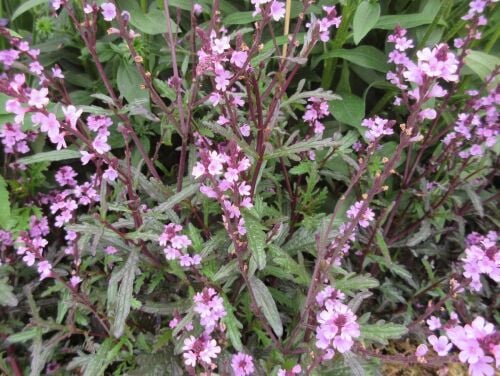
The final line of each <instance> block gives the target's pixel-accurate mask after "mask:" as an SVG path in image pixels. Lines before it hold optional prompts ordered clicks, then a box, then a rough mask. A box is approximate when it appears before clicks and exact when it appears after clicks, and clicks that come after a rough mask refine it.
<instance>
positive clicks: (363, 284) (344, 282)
mask: <svg viewBox="0 0 500 376" xmlns="http://www.w3.org/2000/svg"><path fill="white" fill-rule="evenodd" d="M353 274H354V273H352V274H351V275H350V276H346V277H345V278H343V279H340V280H336V281H335V288H337V289H339V290H342V291H356V290H366V289H372V288H375V287H378V285H379V282H378V280H376V279H375V278H373V277H371V276H370V275H368V274H365V275H355V276H354V277H352V275H353Z"/></svg>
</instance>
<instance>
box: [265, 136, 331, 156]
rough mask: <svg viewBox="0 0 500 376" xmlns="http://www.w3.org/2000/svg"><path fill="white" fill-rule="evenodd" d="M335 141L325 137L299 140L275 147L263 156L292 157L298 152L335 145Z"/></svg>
mask: <svg viewBox="0 0 500 376" xmlns="http://www.w3.org/2000/svg"><path fill="white" fill-rule="evenodd" d="M336 145H337V142H336V141H334V140H333V139H331V138H325V139H322V140H321V139H314V138H312V139H310V140H307V141H299V142H296V143H294V144H292V145H289V146H283V147H281V148H279V149H276V150H274V151H272V152H270V153H268V154H266V155H265V156H264V159H265V160H269V159H274V158H280V157H293V156H294V155H297V154H299V153H302V152H304V151H309V150H320V149H324V148H327V147H330V146H336Z"/></svg>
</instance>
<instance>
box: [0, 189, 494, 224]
mask: <svg viewBox="0 0 500 376" xmlns="http://www.w3.org/2000/svg"><path fill="white" fill-rule="evenodd" d="M465 193H467V196H469V199H470V201H471V202H472V205H473V206H474V209H476V212H477V214H478V215H479V216H480V217H481V218H483V217H484V208H483V202H482V201H481V197H479V195H478V194H477V193H476V191H475V190H474V189H472V188H471V187H470V186H467V187H465ZM0 194H1V191H0ZM1 207H2V205H1V201H0V208H1Z"/></svg>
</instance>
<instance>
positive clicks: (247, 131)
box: [240, 124, 250, 137]
mask: <svg viewBox="0 0 500 376" xmlns="http://www.w3.org/2000/svg"><path fill="white" fill-rule="evenodd" d="M240 132H241V135H242V136H243V137H248V136H250V126H249V125H248V124H242V125H241V126H240Z"/></svg>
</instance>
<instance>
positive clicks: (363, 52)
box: [319, 46, 389, 73]
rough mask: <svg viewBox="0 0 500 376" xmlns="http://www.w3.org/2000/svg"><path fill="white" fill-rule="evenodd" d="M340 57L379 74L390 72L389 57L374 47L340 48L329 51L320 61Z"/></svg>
mask: <svg viewBox="0 0 500 376" xmlns="http://www.w3.org/2000/svg"><path fill="white" fill-rule="evenodd" d="M332 57H338V58H341V59H344V60H347V61H350V62H351V63H353V64H356V65H359V66H360V67H364V68H369V69H373V70H376V71H378V72H382V73H386V72H387V71H388V70H389V67H388V65H387V56H386V55H385V54H384V53H383V52H382V51H380V50H379V49H377V48H375V47H372V46H359V47H356V48H352V49H349V50H347V49H344V48H339V49H338V50H333V51H329V52H327V53H325V54H323V55H321V57H320V58H319V60H320V61H321V60H323V59H329V58H332Z"/></svg>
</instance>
